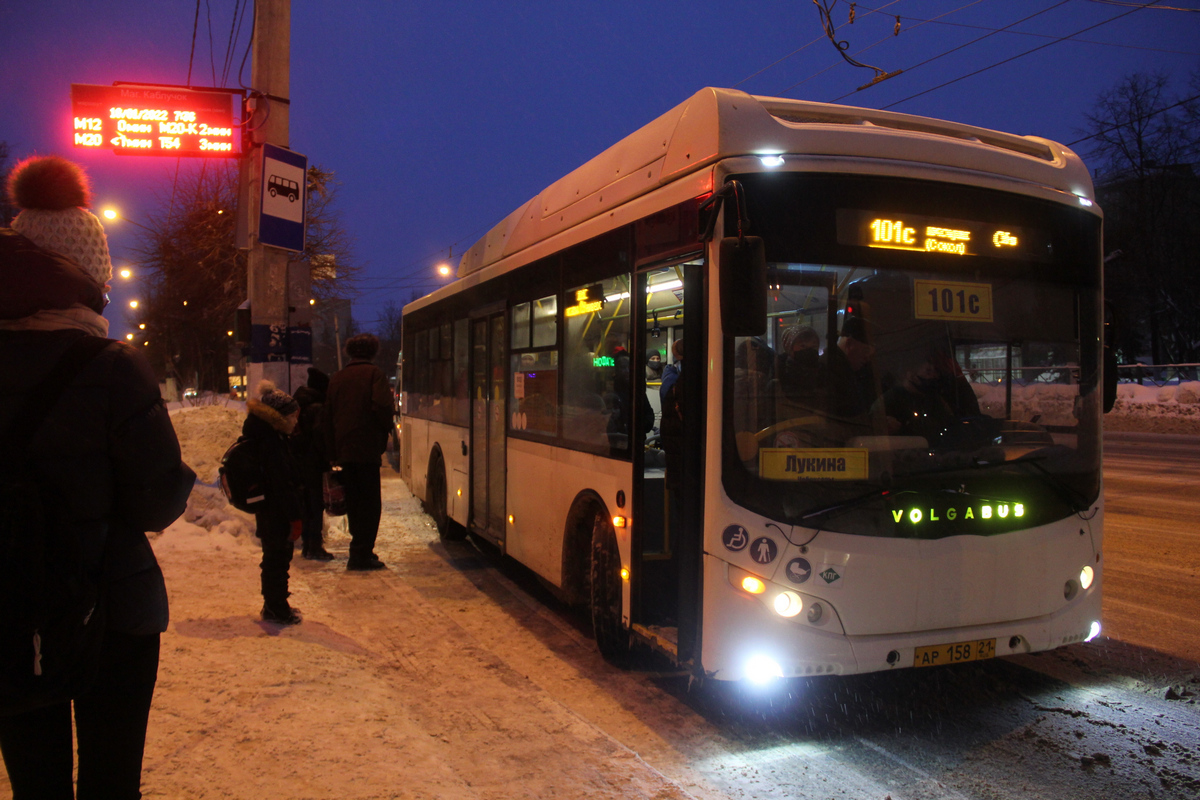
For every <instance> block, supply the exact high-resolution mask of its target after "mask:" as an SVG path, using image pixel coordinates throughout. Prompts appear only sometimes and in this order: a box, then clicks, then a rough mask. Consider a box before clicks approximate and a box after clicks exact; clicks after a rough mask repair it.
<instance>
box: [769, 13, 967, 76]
mask: <svg viewBox="0 0 1200 800" xmlns="http://www.w3.org/2000/svg"><path fill="white" fill-rule="evenodd" d="M981 2H983V0H972V2H970V3H967V4H966V5H964V6H959V7H958V8H955V9H952V10H950V11H947V12H946V13H944V14H939V15H938V16H936V17H934V18H933V19H932V20H922V21H920V22H918V23H917V24H916V25H914V26H912V28H910V29H909V30H916V29H917V28H919V27H921V26H922V25H926V24H928V23H929V22H934V21H936V20H939V19H942V18H943V17H948V16H950V15H951V14H957V13H958V12H959V11H962V10H963V9H964V8H970V7H971V6H974V5H979V4H980V3H981ZM886 7H887V6H884V8H886ZM874 13H882V12H879V11H877V10H876V9H869V14H874ZM869 14H868V15H869ZM821 38H822V37H818V38H817V39H815V40H814V41H820V39H821ZM893 38H895V36H894V35H891V36H885V37H883V38H882V39H880V40H879V41H877V42H875V43H874V44H870V45H867V46H866V47H864V48H863V49H862V50H859V51H858V53H855V55H858V54H859V53H865V52H867V51H868V50H870V49H871V48H872V47H878V46H879V45H881V44H883V43H884V42H886V41H888V40H889V39H893ZM809 44H811V42H810V43H809ZM807 46H808V45H805V47H807ZM801 49H804V48H801ZM796 52H799V50H798V51H796ZM793 55H794V54H793ZM836 66H837V63H836V62H835V63H833V64H830V65H829V66H828V67H826V68H825V69H823V70H821V71H820V72H815V73H813V74H812V75H809V76H808V77H807V78H805V79H804V80H802V81H799V82H798V83H793V84H792V85H791V86H789V87H787V88H786V89H784V90H783V91H782V92H780V94H784V95H786V94H787V93H788V92H790V91H792V90H793V89H795V88H796V87H798V86H803V85H804V84H806V83H808V82H809V81H811V80H812V79H813V78H817V77H819V76H821V75H824V74H825V73H826V72H828V71H829V70H831V69H833V68H834V67H836Z"/></svg>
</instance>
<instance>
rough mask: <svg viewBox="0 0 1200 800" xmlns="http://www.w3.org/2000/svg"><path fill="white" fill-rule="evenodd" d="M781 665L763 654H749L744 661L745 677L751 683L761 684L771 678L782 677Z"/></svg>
mask: <svg viewBox="0 0 1200 800" xmlns="http://www.w3.org/2000/svg"><path fill="white" fill-rule="evenodd" d="M782 677H783V667H781V666H779V664H778V663H776V662H775V661H774V660H772V659H770V658H767V657H766V656H763V655H758V656H751V658H750V660H749V661H747V662H746V678H747V679H748V680H749V681H750V682H751V683H758V684H763V683H767V682H768V681H770V680H771V679H772V678H782Z"/></svg>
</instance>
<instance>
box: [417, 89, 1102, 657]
mask: <svg viewBox="0 0 1200 800" xmlns="http://www.w3.org/2000/svg"><path fill="white" fill-rule="evenodd" d="M1091 196H1092V184H1091V181H1090V179H1089V176H1088V173H1087V171H1086V169H1085V167H1084V166H1083V164H1082V163H1081V162H1080V160H1079V159H1078V158H1077V157H1076V156H1075V154H1074V153H1072V152H1071V151H1070V150H1068V149H1066V148H1065V147H1063V146H1062V145H1059V144H1056V143H1054V142H1050V141H1046V140H1043V139H1038V138H1035V137H1026V136H1014V135H1009V134H1005V133H998V132H995V131H990V130H984V129H980V128H974V127H970V126H966V125H959V124H955V123H950V122H942V121H938V120H932V119H926V118H921V117H914V116H908V115H903V114H895V113H889V112H883V111H873V110H868V109H860V108H848V107H842V106H833V105H824V104H819V103H808V102H801V101H795V100H786V99H777V98H766V97H752V96H749V95H747V94H744V93H741V92H737V91H730V90H724V89H711V88H710V89H704V90H703V91H701V92H699V93H697V94H696V95H695V96H693V97H692V98H690V99H689V100H687V101H686V102H684V103H683V104H682V105H680V106H678V107H677V108H675V109H673V110H672V111H670V112H668V113H667V114H664V115H663V116H662V117H660V118H658V119H657V120H655V121H653V122H651V123H650V124H649V125H647V126H645V127H644V128H642V129H641V130H638V131H636V132H635V133H633V134H631V135H630V136H628V137H627V138H625V139H624V140H622V141H620V142H618V143H617V144H616V145H614V146H613V147H611V148H609V149H608V150H606V151H605V152H604V153H602V154H600V155H599V156H597V157H596V158H594V159H592V160H591V161H589V162H588V163H586V164H584V165H583V166H582V167H580V168H578V169H577V170H575V171H574V172H572V173H570V174H569V175H567V176H565V177H564V178H562V179H561V180H559V181H557V182H556V183H554V184H553V185H551V186H549V187H548V188H546V189H545V190H544V191H543V192H541V193H540V194H539V195H538V196H536V197H534V198H533V199H532V200H530V201H529V202H528V203H526V204H524V205H523V206H521V207H520V208H518V209H517V210H516V211H514V212H513V213H512V214H511V215H509V216H508V217H507V218H506V219H505V220H504V221H503V222H501V223H500V224H499V225H497V226H496V227H495V228H493V229H492V231H491V232H490V233H488V234H487V235H486V236H485V237H484V238H483V239H481V240H480V241H479V242H478V243H476V244H475V246H474V247H472V248H471V250H470V251H469V252H467V253H466V254H465V255H464V256H463V257H462V260H461V262H460V264H459V268H458V276H457V279H456V280H455V281H454V282H453V283H452V284H450V285H448V286H445V287H443V288H441V289H439V290H438V291H436V292H434V293H433V294H431V295H429V296H427V297H424V298H422V299H420V300H417V301H415V302H413V303H410V304H409V305H408V306H406V307H405V309H404V352H405V354H406V355H407V359H406V365H405V370H404V376H403V380H404V385H403V390H404V403H403V408H404V415H405V416H404V421H403V447H402V452H403V463H402V472H403V474H404V476H405V478H406V480H407V481H408V484H409V486H410V487H411V489H412V490H413V492H414V493H415V494H416V496H418V497H420V498H423V499H424V501H425V502H426V504H427V508H428V509H429V510H430V513H431V514H432V515H433V517H434V518H435V520H436V522H437V525H438V529H439V531H440V532H441V534H442V535H443V536H444V537H446V538H457V537H461V536H463V535H465V534H466V533H467V532H468V531H470V532H472V533H474V534H476V535H477V536H479V537H482V538H483V539H486V540H488V541H490V542H492V543H494V544H495V545H496V546H497V547H498V548H500V550H501V551H502V552H503V553H504V554H506V555H507V556H508V557H511V558H513V559H515V560H516V561H518V562H520V563H521V564H523V565H525V566H526V567H528V568H529V569H531V570H532V571H533V572H535V573H536V574H537V575H538V576H540V578H541V579H542V580H544V582H545V583H547V584H548V585H550V586H552V587H554V588H555V589H556V590H557V591H558V592H559V593H561V595H562V596H563V597H564V598H566V599H567V600H569V601H572V602H578V603H581V604H585V605H587V606H590V613H591V616H592V621H593V627H594V630H595V636H596V641H597V644H598V646H599V649H600V651H601V652H602V653H603V654H604V655H605V657H606V658H609V659H610V660H613V661H618V662H619V661H621V660H622V659H623V657H624V655H625V654H626V653H627V652H628V650H629V648H630V646H631V642H633V641H634V640H640V641H641V642H643V643H646V644H649V645H650V646H652V647H654V648H656V649H658V650H660V651H662V652H665V653H666V654H667V655H669V656H670V657H671V658H672V659H674V660H675V661H676V662H677V663H678V664H680V665H684V666H686V667H687V668H689V669H690V670H692V671H693V673H694V674H696V675H699V676H706V677H709V678H713V679H718V680H740V679H743V678H750V679H765V678H769V677H772V676H777V677H794V676H808V675H829V674H851V673H862V672H871V671H878V670H889V669H899V668H903V667H923V666H928V665H937V664H948V663H955V662H960V661H971V660H977V659H983V658H990V657H993V656H1000V655H1007V654H1013V653H1028V652H1033V651H1039V650H1046V649H1049V648H1053V647H1057V646H1060V645H1064V644H1068V643H1072V642H1079V641H1083V640H1086V639H1089V638H1091V637H1093V636H1095V635H1096V633H1098V631H1099V619H1100V586H1101V573H1102V564H1101V539H1102V519H1103V513H1102V502H1101V492H1100V429H1101V415H1102V411H1103V400H1102V397H1103V396H1104V395H1105V392H1104V391H1103V389H1104V388H1105V387H1106V386H1107V384H1104V383H1103V382H1102V377H1101V376H1102V370H1101V363H1102V360H1103V358H1102V354H1103V345H1102V342H1101V335H1102V310H1101V309H1102V298H1101V289H1102V287H1101V258H1100V247H1101V215H1100V211H1099V209H1098V208H1097V207H1095V205H1094V204H1093V203H1092V200H1091ZM678 340H682V342H683V345H682V353H683V355H682V359H681V362H680V365H679V371H678V373H677V376H678V377H677V381H676V388H675V389H674V390H672V399H671V400H670V401H669V402H666V403H663V402H661V398H660V389H661V386H660V383H661V382H662V381H663V373H662V372H660V371H659V369H658V368H657V367H656V366H655V365H654V364H653V363H651V357H652V355H653V354H655V353H657V354H658V355H659V357H660V358H661V359H662V361H663V362H671V361H672V360H673V358H672V349H673V345H674V344H675V343H676V342H677V341H678ZM674 369H675V367H674V365H672V366H669V367H667V368H666V370H665V371H666V373H667V374H670V373H671V372H673V371H674ZM666 382H667V383H668V384H669V383H670V380H669V379H667V381H666ZM680 431H681V432H680Z"/></svg>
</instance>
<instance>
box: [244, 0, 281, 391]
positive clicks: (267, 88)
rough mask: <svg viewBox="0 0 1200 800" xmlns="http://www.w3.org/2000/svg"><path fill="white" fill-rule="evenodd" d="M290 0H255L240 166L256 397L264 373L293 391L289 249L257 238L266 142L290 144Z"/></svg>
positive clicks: (250, 379) (251, 387)
mask: <svg viewBox="0 0 1200 800" xmlns="http://www.w3.org/2000/svg"><path fill="white" fill-rule="evenodd" d="M291 30H292V8H291V0H255V3H254V41H253V43H252V46H253V49H254V59H253V62H252V68H251V73H250V75H251V77H250V84H251V87H252V88H253V90H254V93H253V94H252V95H251V98H250V102H251V103H253V104H254V107H253V109H252V113H251V114H249V115H248V116H249V122H248V123H247V125H248V126H249V127H250V129H251V130H250V131H249V137H250V142H251V147H250V149H249V152H247V153H246V154H245V155H244V157H243V163H242V169H241V186H240V190H241V200H242V202H241V204H240V205H241V207H242V209H243V213H244V214H245V215H246V217H245V218H244V219H243V223H244V224H245V225H246V227H245V230H246V231H247V232H248V234H249V237H248V244H249V249H250V253H249V259H248V267H247V268H248V275H247V282H246V283H247V293H248V295H249V300H250V330H251V334H250V364H249V370H248V372H249V376H248V381H247V383H248V386H247V387H246V388H247V395H248V396H251V397H253V394H251V393H252V392H255V391H256V389H257V387H258V383H259V381H261V380H262V379H264V378H266V379H268V380H270V381H272V382H274V384H275V385H276V386H277V387H279V388H280V389H281V390H283V391H289V392H290V391H291V388H292V387H291V375H290V373H291V370H290V369H289V364H288V352H287V330H288V304H289V302H288V301H289V298H288V291H287V284H288V260H289V258H290V257H291V256H290V254H289V253H288V252H287V251H284V250H279V249H277V248H274V247H266V246H264V245H263V244H262V243H261V242H260V241H259V239H258V223H259V211H260V204H261V202H262V181H263V176H262V164H263V159H262V145H263V144H273V145H278V146H279V147H288V142H289V138H288V99H289V96H290V77H289V61H290V56H291Z"/></svg>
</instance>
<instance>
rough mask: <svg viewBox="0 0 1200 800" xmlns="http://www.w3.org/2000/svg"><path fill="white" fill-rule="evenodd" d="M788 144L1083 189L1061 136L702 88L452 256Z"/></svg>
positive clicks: (541, 236) (1084, 176)
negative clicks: (1022, 133)
mask: <svg viewBox="0 0 1200 800" xmlns="http://www.w3.org/2000/svg"><path fill="white" fill-rule="evenodd" d="M789 153H790V154H796V155H801V156H842V157H856V158H884V159H891V160H898V161H914V162H920V163H923V164H932V165H939V166H944V167H951V168H957V169H961V170H966V171H971V172H975V173H981V172H982V173H991V174H995V175H1000V176H1005V177H1007V178H1009V179H1016V180H1018V181H1024V182H1028V183H1033V184H1037V185H1040V186H1046V187H1050V188H1052V189H1055V190H1058V191H1063V192H1068V193H1072V194H1077V195H1080V196H1081V197H1087V198H1091V195H1092V182H1091V178H1090V176H1089V175H1088V172H1087V169H1086V167H1084V165H1083V163H1082V162H1081V161H1080V160H1079V158H1078V157H1077V156H1076V155H1075V154H1074V153H1073V152H1071V151H1070V150H1069V149H1067V148H1066V147H1064V146H1063V145H1060V144H1057V143H1055V142H1051V141H1049V140H1047V139H1041V138H1039V137H1035V136H1016V135H1014V134H1009V133H1001V132H999V131H992V130H988V129H986V128H977V127H974V126H971V125H961V124H958V123H954V122H945V121H942V120H936V119H931V118H928V117H918V116H913V115H910V114H898V113H895V112H890V111H876V110H873V109H867V108H855V107H852V106H840V105H831V104H828V103H812V102H807V101H803V100H789V99H786V98H777V97H755V96H751V95H748V94H746V93H744V92H739V91H737V90H734V89H716V88H712V87H709V88H705V89H702V90H700V91H699V92H697V93H696V94H694V95H692V97H690V98H688V99H687V100H685V101H684V102H683V103H680V104H679V105H678V106H676V107H675V108H673V109H671V110H670V111H668V112H667V113H665V114H663V115H662V116H661V117H659V118H658V119H656V120H654V121H653V122H651V123H649V124H648V125H646V126H644V127H642V128H641V129H639V130H637V131H635V132H633V133H632V134H630V135H629V136H627V137H625V138H624V139H622V140H621V141H619V142H617V143H616V144H615V145H613V146H612V147H610V148H608V149H607V150H605V151H604V152H603V153H601V154H600V155H598V156H596V157H595V158H593V159H592V160H591V161H588V162H587V163H586V164H584V165H583V166H581V167H579V168H578V169H576V170H574V171H573V172H571V173H569V174H567V175H565V176H563V177H562V178H560V179H559V180H557V181H555V182H554V183H552V184H551V185H550V186H548V187H546V189H544V190H543V191H542V192H541V193H540V194H539V195H537V196H536V197H534V198H533V199H532V200H530V201H529V202H527V203H525V204H524V205H523V206H521V207H520V208H518V209H517V210H516V211H514V212H513V213H511V214H509V215H508V216H507V217H506V218H505V219H504V220H503V221H501V222H500V224H498V225H496V226H495V227H494V228H492V230H491V231H489V232H488V233H487V234H486V235H485V236H484V237H483V238H482V239H480V240H479V241H478V242H476V243H475V244H474V245H473V246H472V247H471V248H470V250H468V251H467V252H466V253H465V254H464V255H463V256H462V259H461V260H460V262H459V266H458V277H459V278H463V277H466V276H467V275H470V274H472V273H474V272H477V271H479V270H481V269H483V268H484V267H487V266H489V265H491V264H495V263H497V262H499V261H501V260H502V259H504V258H507V257H508V256H511V255H513V254H515V253H517V252H520V251H521V250H524V249H525V248H527V247H530V246H531V245H534V244H537V243H538V242H542V241H545V240H546V239H549V238H550V237H552V236H555V235H556V234H559V233H561V232H563V231H565V230H568V229H569V228H571V227H573V226H575V225H578V224H579V223H581V222H584V221H586V220H588V219H591V218H593V217H595V216H597V215H599V214H602V213H605V212H607V211H611V210H612V209H614V208H617V207H618V206H620V205H622V204H624V203H626V202H629V201H630V200H633V199H634V198H637V197H640V196H642V195H644V194H647V193H649V192H651V191H653V190H655V189H657V188H659V187H661V186H664V185H666V184H669V183H671V182H673V181H676V180H678V179H680V178H682V177H684V176H686V175H688V174H691V173H695V172H696V171H698V170H701V169H704V168H705V167H709V166H711V165H712V164H714V163H716V162H717V161H720V160H722V159H725V158H731V157H736V156H748V155H764V156H765V155H773V154H781V155H787V154H789Z"/></svg>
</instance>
